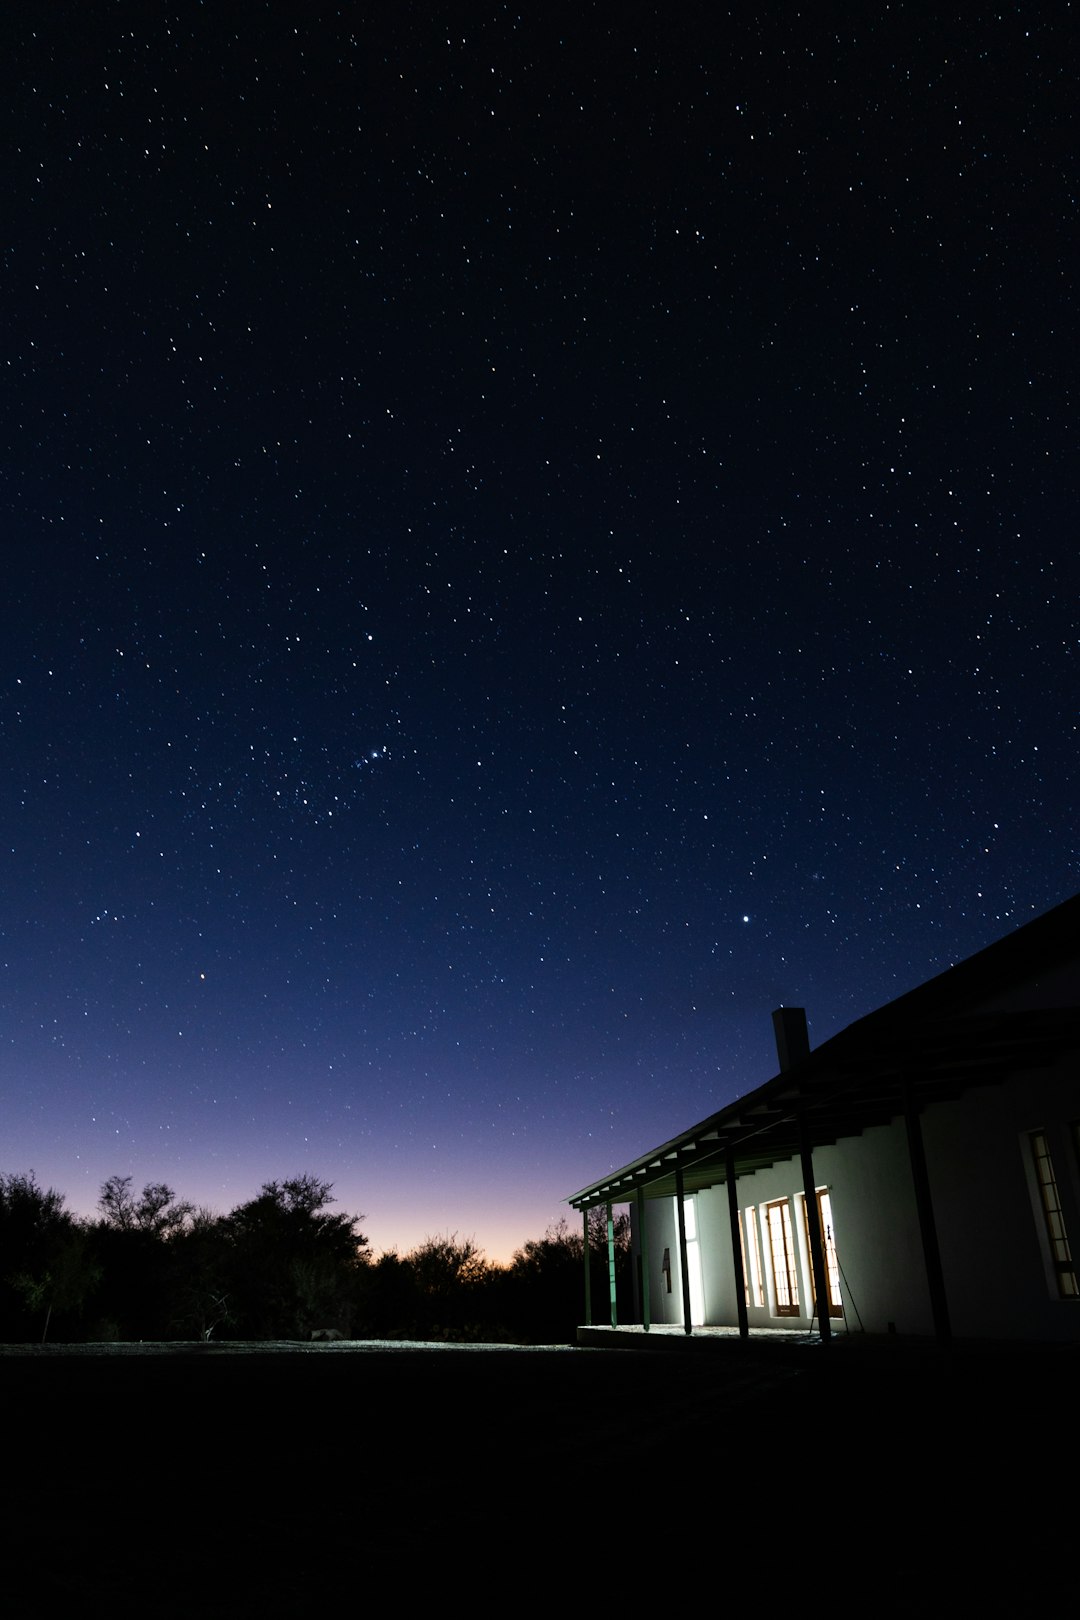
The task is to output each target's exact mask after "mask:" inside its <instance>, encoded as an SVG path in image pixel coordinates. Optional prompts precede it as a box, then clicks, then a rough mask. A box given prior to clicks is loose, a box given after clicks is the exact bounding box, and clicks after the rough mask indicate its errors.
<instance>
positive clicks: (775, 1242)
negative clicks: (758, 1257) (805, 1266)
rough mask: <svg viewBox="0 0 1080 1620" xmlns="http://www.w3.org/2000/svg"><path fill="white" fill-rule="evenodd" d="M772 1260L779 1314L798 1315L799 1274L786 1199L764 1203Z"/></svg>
mask: <svg viewBox="0 0 1080 1620" xmlns="http://www.w3.org/2000/svg"><path fill="white" fill-rule="evenodd" d="M765 1222H766V1225H767V1226H768V1230H769V1255H770V1258H771V1260H772V1277H773V1298H774V1300H775V1314H776V1315H777V1316H798V1314H799V1273H798V1269H797V1266H796V1260H795V1245H794V1243H793V1242H792V1236H791V1206H790V1204H789V1203H788V1200H787V1199H786V1198H783V1199H780V1200H778V1202H777V1203H775V1204H766V1205H765Z"/></svg>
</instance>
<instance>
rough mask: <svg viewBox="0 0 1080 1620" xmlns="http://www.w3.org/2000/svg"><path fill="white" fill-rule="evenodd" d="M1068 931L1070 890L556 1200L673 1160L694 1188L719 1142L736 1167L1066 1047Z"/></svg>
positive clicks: (650, 1180)
mask: <svg viewBox="0 0 1080 1620" xmlns="http://www.w3.org/2000/svg"><path fill="white" fill-rule="evenodd" d="M1078 938H1080V896H1077V897H1075V898H1074V899H1072V900H1069V901H1066V902H1065V904H1064V905H1062V906H1058V907H1056V908H1055V909H1054V910H1053V911H1051V912H1048V913H1046V915H1045V916H1043V917H1040V918H1037V919H1036V920H1035V921H1034V922H1032V923H1029V924H1027V926H1026V927H1024V928H1020V929H1018V930H1016V932H1015V933H1013V934H1010V935H1009V936H1008V937H1007V938H1006V939H1004V940H999V941H998V942H997V943H996V944H994V945H991V946H989V947H988V948H987V949H986V950H984V951H980V952H979V953H978V955H977V956H973V957H971V958H970V959H969V960H967V961H965V962H962V963H960V964H959V965H958V966H957V967H954V968H950V969H948V970H947V971H946V972H945V973H942V974H940V975H938V977H937V978H935V979H931V980H930V981H929V982H928V983H927V984H924V985H920V986H919V988H918V989H916V990H913V991H910V992H909V993H908V994H907V995H904V996H901V997H899V999H898V1000H896V1001H893V1002H889V1003H888V1004H887V1005H886V1006H885V1007H882V1008H880V1009H879V1010H878V1011H877V1012H874V1013H870V1014H869V1015H868V1016H867V1017H865V1018H862V1019H860V1020H858V1022H856V1023H854V1024H851V1025H849V1026H848V1028H847V1029H844V1030H841V1031H840V1033H839V1034H837V1035H834V1036H833V1037H832V1038H831V1039H830V1040H828V1041H826V1042H824V1043H823V1044H822V1045H821V1046H819V1047H818V1048H817V1049H816V1050H815V1051H813V1052H811V1053H810V1054H809V1056H808V1057H806V1058H804V1059H803V1060H802V1061H801V1062H800V1063H798V1064H796V1065H795V1066H793V1067H792V1068H790V1069H788V1070H786V1071H784V1072H783V1073H781V1074H778V1075H775V1076H774V1077H773V1078H772V1079H771V1080H768V1081H766V1083H765V1084H764V1085H762V1086H759V1087H758V1088H757V1090H755V1091H751V1092H748V1093H747V1095H746V1096H744V1097H739V1098H737V1099H736V1101H735V1102H732V1103H729V1104H728V1105H727V1106H726V1107H724V1108H721V1109H719V1110H718V1111H717V1112H716V1113H715V1114H710V1116H709V1117H708V1119H704V1120H702V1121H701V1122H700V1123H699V1124H697V1125H693V1126H691V1127H690V1128H689V1129H688V1130H685V1131H683V1132H681V1133H680V1134H679V1135H678V1136H675V1137H672V1138H671V1140H670V1141H668V1142H664V1143H662V1144H661V1146H659V1147H656V1148H653V1149H651V1150H650V1151H649V1152H648V1153H644V1154H642V1155H641V1157H640V1158H638V1159H634V1160H633V1161H632V1162H631V1163H630V1164H626V1165H623V1166H622V1168H621V1169H619V1170H615V1171H612V1172H609V1173H608V1174H607V1175H605V1176H603V1177H601V1178H600V1179H599V1180H598V1181H595V1182H593V1183H592V1184H591V1185H590V1186H588V1187H583V1188H582V1189H581V1190H580V1191H579V1192H576V1193H574V1194H573V1195H572V1196H571V1197H570V1198H569V1199H568V1200H567V1202H568V1203H569V1204H571V1205H572V1207H573V1208H574V1209H578V1210H586V1209H590V1208H592V1207H593V1206H594V1205H597V1204H605V1203H621V1202H626V1201H627V1200H629V1199H632V1198H634V1197H635V1196H636V1194H637V1190H638V1188H642V1189H643V1190H644V1193H645V1196H646V1197H648V1198H664V1197H673V1196H674V1193H675V1173H676V1168H680V1169H681V1171H682V1178H683V1188H684V1191H685V1192H688V1193H689V1192H694V1191H699V1190H701V1189H702V1188H705V1187H711V1186H715V1185H716V1184H717V1183H720V1182H723V1181H725V1180H726V1177H727V1171H726V1164H727V1159H728V1155H729V1154H730V1156H731V1160H732V1162H733V1164H734V1170H735V1174H736V1176H740V1175H749V1174H752V1173H753V1172H754V1171H755V1170H760V1169H764V1168H765V1167H766V1166H768V1165H771V1164H774V1163H776V1162H777V1161H780V1160H784V1159H790V1158H793V1157H795V1156H796V1155H797V1154H798V1152H799V1146H800V1135H801V1131H802V1129H803V1128H804V1127H805V1129H806V1131H807V1133H808V1136H809V1140H810V1145H811V1146H812V1147H814V1148H816V1147H823V1146H825V1145H827V1144H830V1143H833V1142H836V1141H838V1140H840V1139H841V1138H844V1137H851V1136H858V1135H860V1134H861V1133H862V1132H863V1131H864V1130H866V1129H867V1128H868V1127H869V1126H871V1125H882V1124H886V1123H888V1121H889V1120H891V1119H894V1118H896V1117H897V1116H898V1115H899V1114H901V1113H903V1112H904V1109H905V1105H906V1103H907V1101H909V1100H910V1101H911V1102H913V1103H914V1105H915V1106H916V1107H919V1108H921V1107H923V1106H925V1105H926V1104H927V1103H930V1102H940V1101H943V1100H946V1099H949V1098H953V1097H957V1096H959V1095H960V1094H961V1093H962V1092H964V1091H966V1090H968V1089H969V1088H970V1087H972V1086H979V1085H990V1084H994V1083H997V1082H1000V1081H1001V1080H1003V1079H1004V1078H1005V1077H1006V1075H1008V1074H1011V1073H1016V1072H1017V1071H1022V1070H1024V1069H1033V1068H1038V1067H1042V1066H1044V1065H1046V1064H1050V1063H1053V1062H1054V1061H1055V1060H1056V1059H1057V1058H1058V1057H1059V1056H1060V1055H1061V1054H1062V1053H1063V1052H1065V1051H1068V1050H1070V1049H1078V1050H1080V994H1078V993H1077V992H1078V990H1080V984H1078V983H1077V978H1078V974H1077V971H1076V965H1075V964H1076V957H1077V943H1076V942H1077V940H1078ZM1018 987H1019V988H1021V989H1022V990H1023V996H1022V1000H1023V1001H1024V1002H1025V1003H1026V1006H1025V1009H1024V1010H1021V1011H1015V1010H1014V1011H1010V1010H1007V1009H1004V1008H1003V1009H1002V1010H1000V1011H989V1012H988V1011H978V1010H975V1009H976V1008H984V1009H985V1008H986V1007H987V1006H991V1007H992V1006H993V1005H994V1003H995V1001H1000V1000H1001V999H1002V998H1003V997H1008V999H1010V1000H1012V999H1013V996H1012V994H1011V993H1012V992H1015V991H1016V990H1017V989H1018ZM1062 1001H1064V1002H1066V1003H1067V1004H1065V1005H1061V1004H1060V1002H1062ZM1047 1002H1050V1003H1051V1004H1050V1005H1047V1004H1046V1003H1047ZM1053 1003H1059V1004H1056V1005H1055V1004H1053Z"/></svg>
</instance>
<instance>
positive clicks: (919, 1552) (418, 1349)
mask: <svg viewBox="0 0 1080 1620" xmlns="http://www.w3.org/2000/svg"><path fill="white" fill-rule="evenodd" d="M1076 1365H1077V1362H1076V1353H1075V1352H1053V1353H1048V1354H1046V1355H1044V1356H1031V1355H1016V1354H1008V1355H1007V1354H1004V1353H1002V1354H999V1355H989V1354H980V1355H974V1356H973V1355H966V1354H953V1355H952V1356H949V1357H942V1356H941V1355H939V1354H938V1353H937V1352H936V1351H933V1350H921V1351H917V1350H915V1351H910V1352H908V1353H906V1354H902V1353H899V1352H897V1351H896V1350H895V1349H890V1350H888V1351H886V1352H883V1353H880V1354H877V1353H871V1352H869V1351H865V1352H862V1353H856V1352H853V1351H851V1350H849V1349H848V1348H847V1347H845V1348H843V1349H842V1350H841V1351H840V1353H834V1352H833V1351H827V1352H824V1353H822V1352H821V1351H820V1349H807V1348H805V1347H803V1348H799V1349H797V1350H795V1349H790V1348H789V1349H787V1350H785V1349H782V1348H781V1347H777V1348H776V1349H775V1350H773V1349H772V1348H771V1347H770V1348H766V1349H762V1348H760V1347H750V1348H745V1347H740V1346H738V1345H725V1346H723V1347H722V1348H721V1350H720V1352H719V1353H717V1354H715V1355H708V1356H707V1355H701V1354H696V1355H688V1356H687V1355H678V1354H660V1355H639V1354H636V1353H634V1352H632V1351H626V1350H620V1351H606V1350H571V1349H555V1350H539V1351H536V1350H517V1349H508V1348H506V1347H505V1346H499V1347H492V1348H488V1349H487V1350H483V1349H481V1348H480V1347H472V1346H470V1347H467V1348H457V1347H454V1348H447V1347H445V1346H439V1347H424V1346H417V1345H413V1344H409V1345H406V1346H400V1347H391V1346H388V1345H385V1344H360V1345H357V1344H341V1345H330V1346H310V1345H298V1344H288V1343H287V1344H276V1345H271V1346H258V1347H255V1346H251V1345H243V1346H229V1345H212V1346H209V1347H203V1346H198V1345H153V1346H149V1345H144V1346H106V1347H94V1346H79V1347H73V1348H72V1349H68V1350H64V1349H57V1348H47V1349H46V1350H44V1351H41V1350H33V1349H32V1350H28V1351H25V1350H21V1349H20V1348H19V1347H4V1348H3V1350H0V1378H2V1379H3V1383H4V1388H5V1394H6V1397H7V1399H6V1402H5V1408H6V1412H7V1420H6V1427H7V1433H8V1439H9V1444H8V1446H7V1447H6V1448H5V1466H4V1474H5V1476H6V1477H5V1483H4V1525H5V1530H6V1532H7V1535H6V1541H7V1545H8V1547H9V1548H10V1549H11V1551H10V1556H8V1555H7V1554H5V1558H4V1591H5V1613H6V1614H7V1615H8V1616H10V1617H12V1620H17V1617H19V1616H21V1615H27V1616H30V1615H35V1616H37V1615H41V1614H45V1615H50V1614H55V1613H67V1612H69V1611H71V1612H82V1613H88V1614H93V1613H97V1612H106V1611H108V1612H109V1613H110V1614H122V1613H124V1612H125V1611H127V1610H129V1609H135V1608H136V1607H137V1609H138V1611H139V1612H140V1613H149V1614H152V1615H173V1614H176V1615H179V1614H197V1615H199V1616H205V1617H215V1616H219V1615H221V1616H225V1615H228V1616H230V1617H235V1616H237V1615H245V1616H246V1615H264V1614H265V1615H269V1614H273V1615H277V1614H282V1615H284V1614H293V1613H296V1612H298V1611H299V1610H300V1609H304V1610H310V1609H311V1607H312V1605H315V1606H316V1607H317V1608H320V1609H321V1608H323V1607H327V1608H332V1609H333V1610H334V1611H335V1612H336V1611H338V1610H339V1609H341V1608H342V1607H343V1606H344V1607H347V1608H348V1609H356V1610H363V1609H367V1608H368V1607H370V1606H372V1605H376V1606H377V1607H379V1608H380V1609H384V1608H390V1609H391V1610H393V1611H397V1610H398V1609H400V1608H402V1607H404V1608H405V1609H406V1610H409V1609H411V1608H412V1607H413V1606H414V1605H417V1604H420V1603H428V1602H431V1601H436V1602H439V1603H440V1605H441V1604H443V1603H450V1606H451V1607H452V1608H453V1607H456V1606H457V1600H458V1599H461V1598H464V1599H465V1600H466V1601H467V1603H468V1606H469V1607H470V1608H471V1609H472V1608H476V1607H477V1606H479V1607H480V1608H481V1609H482V1610H485V1611H486V1610H488V1609H499V1610H501V1609H502V1608H504V1607H508V1608H509V1609H510V1610H511V1611H512V1612H515V1613H516V1612H517V1610H518V1609H522V1608H524V1610H525V1612H526V1614H527V1615H528V1614H530V1613H531V1612H532V1609H533V1608H534V1607H537V1606H540V1605H545V1606H546V1605H548V1604H550V1603H551V1602H557V1603H558V1604H559V1605H560V1607H561V1606H563V1605H568V1604H574V1605H575V1606H576V1605H578V1604H580V1603H583V1602H584V1603H588V1604H589V1605H590V1606H594V1605H597V1604H600V1603H605V1604H606V1603H608V1602H627V1601H634V1602H635V1603H636V1602H638V1601H640V1600H641V1599H642V1598H643V1597H646V1596H648V1595H649V1594H652V1595H653V1596H654V1597H655V1599H656V1601H667V1599H669V1598H670V1599H674V1597H675V1596H676V1595H677V1594H678V1595H681V1597H682V1598H683V1599H684V1600H691V1601H695V1602H696V1601H709V1602H710V1603H712V1602H716V1601H719V1600H720V1599H721V1598H722V1596H723V1595H724V1594H727V1596H728V1597H732V1596H736V1597H745V1598H747V1599H748V1600H749V1599H754V1600H755V1601H758V1602H760V1601H762V1600H763V1599H764V1598H766V1597H767V1595H768V1593H769V1592H770V1591H771V1592H773V1593H774V1594H777V1593H780V1592H781V1591H783V1592H786V1593H787V1594H788V1595H789V1596H790V1599H791V1601H793V1602H800V1603H801V1602H810V1603H814V1592H815V1590H818V1589H819V1588H820V1589H821V1590H823V1591H824V1590H825V1589H827V1594H828V1597H827V1601H828V1602H829V1603H830V1604H832V1603H834V1602H840V1603H841V1604H846V1603H849V1602H858V1603H859V1606H860V1608H861V1609H864V1608H866V1607H867V1606H869V1607H870V1608H871V1609H872V1610H880V1611H881V1612H888V1613H894V1612H908V1611H909V1610H910V1609H917V1610H918V1611H919V1612H922V1613H925V1612H927V1610H929V1612H930V1613H937V1612H944V1610H945V1608H949V1607H952V1606H954V1605H955V1606H959V1607H962V1608H964V1609H965V1610H966V1609H967V1608H968V1607H970V1605H971V1603H972V1601H973V1600H974V1599H975V1598H976V1597H977V1596H979V1595H980V1594H981V1595H982V1596H983V1597H984V1598H985V1599H986V1601H987V1602H988V1603H991V1607H992V1612H997V1608H998V1602H999V1600H1000V1599H1001V1598H1002V1595H1003V1594H1005V1593H1008V1592H1009V1591H1010V1590H1011V1589H1012V1587H1013V1585H1014V1584H1015V1588H1016V1591H1017V1593H1018V1594H1019V1593H1020V1592H1021V1591H1023V1589H1024V1588H1023V1584H1022V1583H1023V1582H1024V1581H1030V1576H1031V1560H1032V1556H1033V1549H1034V1547H1035V1546H1036V1545H1038V1546H1042V1545H1045V1538H1046V1536H1047V1535H1048V1534H1050V1535H1053V1533H1054V1531H1055V1528H1056V1529H1057V1531H1058V1533H1059V1534H1061V1535H1066V1534H1067V1535H1068V1537H1069V1541H1070V1544H1071V1538H1072V1534H1073V1530H1072V1521H1073V1513H1072V1499H1071V1493H1065V1496H1064V1497H1059V1498H1058V1499H1056V1500H1055V1498H1054V1497H1053V1495H1052V1494H1051V1495H1050V1497H1049V1498H1048V1496H1047V1492H1046V1490H1045V1487H1044V1484H1040V1485H1039V1486H1038V1493H1039V1494H1038V1495H1036V1453H1035V1450H1034V1447H1035V1433H1036V1429H1038V1428H1039V1427H1040V1425H1038V1424H1036V1423H1034V1422H1033V1416H1034V1415H1035V1414H1039V1413H1041V1414H1042V1420H1043V1421H1042V1425H1041V1427H1042V1432H1043V1433H1045V1431H1046V1428H1047V1427H1048V1428H1049V1430H1050V1432H1051V1434H1053V1433H1056V1432H1058V1431H1060V1435H1061V1439H1062V1440H1063V1441H1064V1440H1065V1439H1066V1437H1067V1438H1068V1439H1070V1440H1071V1433H1072V1411H1073V1406H1074V1402H1073V1400H1072V1393H1073V1390H1074V1388H1075V1377H1074V1368H1075V1367H1076ZM1017 1449H1019V1453H1020V1456H1021V1457H1023V1456H1025V1455H1027V1456H1029V1457H1030V1461H1031V1485H1030V1487H1029V1488H1025V1486H1024V1480H1023V1473H1022V1470H1021V1471H1020V1472H1018V1470H1017V1468H1016V1466H1015V1464H1016V1453H1017ZM1066 1499H1067V1501H1066ZM1066 1505H1067V1517H1062V1519H1061V1524H1060V1525H1057V1524H1056V1515H1057V1514H1058V1512H1059V1510H1060V1511H1061V1513H1062V1514H1063V1515H1064V1514H1065V1510H1066ZM964 1526H967V1527H968V1528H967V1529H965V1528H963V1527H964ZM1036 1537H1037V1538H1038V1539H1037V1541H1036V1540H1034V1539H1033V1538H1036ZM822 1583H823V1584H822ZM9 1599H10V1601H8V1600H9ZM822 1601H825V1599H824V1598H823V1599H822Z"/></svg>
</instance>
